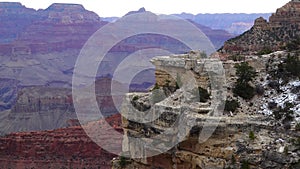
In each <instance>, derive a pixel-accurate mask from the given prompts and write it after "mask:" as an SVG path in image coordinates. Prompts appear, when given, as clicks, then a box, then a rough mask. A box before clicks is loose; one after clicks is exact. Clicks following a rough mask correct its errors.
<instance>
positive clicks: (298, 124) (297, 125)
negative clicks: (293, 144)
mask: <svg viewBox="0 0 300 169" xmlns="http://www.w3.org/2000/svg"><path fill="white" fill-rule="evenodd" d="M295 129H296V131H300V123H297V124H296V126H295Z"/></svg>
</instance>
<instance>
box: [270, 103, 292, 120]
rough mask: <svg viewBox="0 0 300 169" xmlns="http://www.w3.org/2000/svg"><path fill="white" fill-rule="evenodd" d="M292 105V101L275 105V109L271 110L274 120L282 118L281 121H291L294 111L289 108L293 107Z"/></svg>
mask: <svg viewBox="0 0 300 169" xmlns="http://www.w3.org/2000/svg"><path fill="white" fill-rule="evenodd" d="M293 107H294V105H293V104H292V103H289V102H285V103H284V107H283V108H282V107H280V106H279V107H277V110H275V111H273V116H274V118H275V119H276V120H281V119H283V121H286V122H289V121H292V120H293V119H294V116H293V115H294V111H293V110H291V108H293Z"/></svg>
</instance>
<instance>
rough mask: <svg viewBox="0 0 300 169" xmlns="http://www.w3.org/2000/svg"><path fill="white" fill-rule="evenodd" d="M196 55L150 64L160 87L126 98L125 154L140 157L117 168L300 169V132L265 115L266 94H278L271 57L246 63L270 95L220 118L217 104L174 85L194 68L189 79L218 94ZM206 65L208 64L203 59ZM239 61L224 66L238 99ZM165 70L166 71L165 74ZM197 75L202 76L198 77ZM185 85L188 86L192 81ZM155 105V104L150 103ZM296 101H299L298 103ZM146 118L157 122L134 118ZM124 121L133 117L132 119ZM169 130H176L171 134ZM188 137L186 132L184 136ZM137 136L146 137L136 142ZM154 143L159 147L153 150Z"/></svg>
mask: <svg viewBox="0 0 300 169" xmlns="http://www.w3.org/2000/svg"><path fill="white" fill-rule="evenodd" d="M262 22H263V21H262ZM273 55H276V57H275V56H273V58H274V59H275V58H277V59H278V58H279V55H280V56H281V59H283V58H284V57H286V55H287V54H285V53H275V54H273ZM196 56H199V53H197V52H196V53H194V52H191V53H190V54H187V55H176V56H172V57H168V56H163V57H157V58H154V59H153V60H152V62H153V64H155V65H156V68H157V71H156V81H157V84H156V86H155V87H154V88H153V91H152V92H150V93H130V94H128V96H127V98H126V100H125V101H124V107H123V109H122V114H123V115H124V117H123V118H122V123H123V128H124V134H125V137H124V141H123V153H124V154H125V155H126V154H127V155H128V154H129V155H130V156H131V157H139V158H132V159H128V158H127V159H126V158H125V160H124V159H123V164H122V163H121V162H120V161H122V160H121V158H119V159H116V160H114V161H113V168H114V169H118V168H122V167H123V168H128V169H129V168H141V169H150V168H170V169H171V168H174V169H175V168H177V169H179V168H182V169H185V168H191V169H197V168H202V169H211V168H220V169H222V168H241V167H243V166H244V167H250V168H278V169H280V168H288V167H290V168H297V167H299V160H300V152H299V148H300V147H299V144H298V142H297V141H296V142H295V141H291V140H297V139H299V137H300V135H299V132H296V131H295V130H296V129H295V127H292V128H291V129H285V128H284V126H283V125H282V124H281V122H280V121H274V119H273V118H272V116H270V115H266V114H263V113H261V111H262V110H263V105H264V104H265V100H266V98H267V97H268V94H267V93H274V90H273V89H270V88H269V87H268V86H267V84H268V80H266V79H267V76H268V73H267V70H266V63H267V62H268V60H269V59H270V56H265V57H262V58H260V57H252V58H250V57H249V58H247V60H246V61H247V62H249V64H250V65H252V66H254V67H255V69H256V70H257V71H259V72H260V75H259V77H257V78H256V80H255V83H257V84H260V85H262V86H263V87H264V88H265V90H266V95H264V96H255V97H256V98H254V99H253V100H251V103H249V102H247V101H244V100H243V99H242V98H237V99H238V100H239V102H240V104H241V106H240V108H239V109H238V112H237V113H234V114H233V112H231V113H228V112H227V113H224V114H223V113H222V115H220V116H217V117H216V116H213V115H212V114H214V113H213V112H214V111H215V110H214V109H212V107H211V105H215V104H214V103H211V102H212V101H213V100H211V99H210V100H209V101H207V102H205V103H201V102H199V98H197V99H196V97H195V96H193V95H194V94H195V93H193V92H187V91H185V92H184V90H183V88H186V87H184V85H183V86H179V87H176V82H177V83H178V82H180V80H178V79H176V77H178V74H179V75H181V76H180V77H181V78H184V76H183V75H182V74H184V73H183V72H184V71H187V70H188V71H189V70H191V71H192V72H193V73H194V74H193V75H191V77H189V78H190V79H192V77H194V78H195V79H196V84H197V85H198V86H201V87H202V88H204V89H206V88H207V89H209V91H210V92H211V93H214V90H213V89H210V87H209V86H210V85H216V84H210V85H208V82H209V81H211V80H212V79H211V77H210V80H209V79H208V78H205V77H206V76H207V74H206V73H204V72H202V74H201V73H200V74H199V72H198V71H199V70H200V72H201V70H203V69H201V63H203V59H201V57H196ZM275 60H276V59H275ZM171 63H172V64H171ZM204 63H206V62H205V61H204ZM236 63H239V61H237V62H234V61H231V60H228V61H226V62H224V63H223V66H224V69H225V72H226V81H227V83H226V88H227V89H228V97H234V98H235V97H236V96H233V95H232V93H231V91H230V88H232V87H233V83H234V82H235V80H236V78H235V77H236V75H235V72H236V70H235V68H234V65H235V64H236ZM197 68H198V69H197ZM215 68H216V67H215ZM161 70H165V72H164V71H161ZM176 75H177V76H176ZM197 75H200V77H202V78H197ZM217 79H220V77H218V78H217ZM182 82H183V83H189V80H185V81H182ZM157 90H159V91H157ZM159 92H163V93H164V94H165V97H162V98H158V97H160V95H158V93H159ZM184 93H186V94H184ZM277 95H278V94H277ZM200 96H201V95H200ZM186 97H187V98H186ZM272 97H274V96H272ZM155 98H156V99H155ZM157 98H158V100H157ZM270 99H271V98H270ZM154 100H156V101H154ZM153 102H154V104H151V103H153ZM294 103H295V104H297V103H298V102H295V101H294ZM130 105H132V106H130ZM296 112H297V113H296V114H295V117H297V118H298V117H299V115H300V109H297V111H296ZM144 113H145V115H144ZM148 114H152V116H150V117H152V118H154V119H155V120H154V121H152V120H150V122H146V123H144V122H140V121H135V120H136V119H143V120H147V119H148ZM157 114H158V116H157V117H156V115H157ZM153 116H154V117H153ZM126 117H130V120H128V118H126ZM217 119H218V120H217ZM148 120H149V119H148ZM206 120H212V121H211V122H210V123H209V127H210V128H212V129H214V127H216V128H215V130H213V133H212V135H211V137H209V139H208V140H206V141H205V142H199V138H201V137H200V134H203V133H201V132H202V131H203V130H204V129H205V121H206ZM178 121H179V122H183V124H184V125H183V126H180V127H178ZM193 121H195V122H197V123H196V125H195V126H190V125H192V124H193ZM214 122H215V123H214ZM169 128H172V130H170V131H169V130H168V129H169ZM189 129H191V130H189ZM166 131H168V132H167V135H165V132H166ZM185 133H187V135H186V136H185ZM251 133H252V134H251ZM135 137H137V138H144V139H142V140H143V141H136V140H135V139H134V138H135ZM182 137H184V140H183V141H182V142H179V143H178V144H176V145H175V146H174V147H173V148H171V149H170V150H168V151H166V152H161V151H162V150H165V149H164V148H167V147H169V145H170V144H172V143H173V142H174V140H177V139H179V138H182ZM153 144H154V145H156V146H154V148H153V147H152V148H150V147H151V145H153ZM153 152H158V154H159V155H155V156H152V157H148V156H147V154H149V153H153ZM140 157H141V158H140ZM124 161H125V162H124ZM124 163H125V164H124Z"/></svg>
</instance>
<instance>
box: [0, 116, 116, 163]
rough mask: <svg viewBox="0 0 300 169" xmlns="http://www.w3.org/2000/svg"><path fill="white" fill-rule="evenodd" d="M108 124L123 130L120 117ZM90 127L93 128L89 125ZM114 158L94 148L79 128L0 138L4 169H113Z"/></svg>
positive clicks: (92, 143)
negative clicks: (112, 160) (120, 127)
mask: <svg viewBox="0 0 300 169" xmlns="http://www.w3.org/2000/svg"><path fill="white" fill-rule="evenodd" d="M105 120H106V121H107V122H108V123H109V124H111V125H112V126H113V127H115V128H116V129H118V128H117V127H118V126H120V116H119V115H115V116H111V117H109V118H107V119H105ZM101 122H102V121H101V120H100V121H98V123H101ZM90 127H93V125H92V124H90ZM120 132H121V130H120ZM107 134H109V133H107ZM103 141H106V140H103ZM116 145H120V143H116ZM116 148H120V147H116ZM114 157H115V155H113V154H110V153H109V152H107V151H105V150H103V149H101V148H100V147H99V146H98V145H97V144H95V143H94V142H93V141H92V140H91V139H90V138H89V137H88V136H87V135H86V133H85V132H84V130H83V129H82V128H81V127H80V126H75V127H69V128H62V129H57V130H50V131H39V132H22V133H13V134H9V135H6V136H5V137H1V138H0V165H1V168H14V169H25V168H40V169H46V168H47V169H49V168H51V169H60V168H93V169H94V168H95V169H96V168H104V169H108V168H111V164H110V160H111V159H112V158H114Z"/></svg>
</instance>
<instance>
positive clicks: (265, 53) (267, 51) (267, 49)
mask: <svg viewBox="0 0 300 169" xmlns="http://www.w3.org/2000/svg"><path fill="white" fill-rule="evenodd" d="M270 53H272V50H271V49H270V48H268V47H264V48H263V49H262V50H261V51H259V52H258V53H257V54H258V55H267V54H270Z"/></svg>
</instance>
